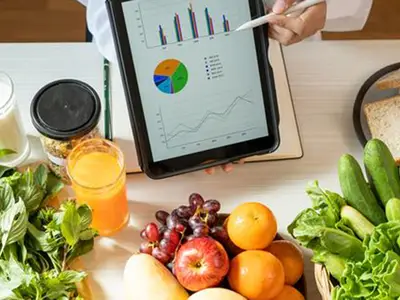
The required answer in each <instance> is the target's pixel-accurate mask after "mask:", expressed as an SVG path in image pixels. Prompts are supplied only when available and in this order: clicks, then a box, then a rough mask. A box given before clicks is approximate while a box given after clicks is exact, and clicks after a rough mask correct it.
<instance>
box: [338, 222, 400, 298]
mask: <svg viewBox="0 0 400 300" xmlns="http://www.w3.org/2000/svg"><path fill="white" fill-rule="evenodd" d="M399 238H400V222H399V221H392V222H387V223H383V224H381V225H379V226H377V227H376V228H375V229H374V230H373V232H372V234H371V235H370V236H367V238H366V239H365V240H364V248H365V259H364V260H363V261H362V262H347V263H346V268H345V271H344V273H343V276H342V277H341V280H340V286H338V287H336V288H335V290H334V292H333V295H332V299H333V300H339V299H373V300H378V299H388V300H389V299H398V298H399V297H400V255H399V253H400V248H399V245H398V241H399Z"/></svg>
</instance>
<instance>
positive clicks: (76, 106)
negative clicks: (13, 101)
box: [31, 79, 101, 140]
mask: <svg viewBox="0 0 400 300" xmlns="http://www.w3.org/2000/svg"><path fill="white" fill-rule="evenodd" d="M100 112H101V102H100V98H99V96H98V94H97V93H96V91H95V90H94V89H93V88H92V87H90V86H89V85H88V84H86V83H84V82H81V81H79V80H72V79H63V80H58V81H54V82H51V83H49V84H47V85H46V86H44V87H43V88H42V89H40V90H39V92H37V94H36V95H35V97H34V98H33V100H32V103H31V118H32V123H33V125H34V126H35V128H36V130H37V131H39V132H40V133H41V134H42V135H44V136H46V137H48V138H51V139H55V140H68V139H72V138H79V137H81V136H84V135H86V134H88V133H89V132H90V131H92V130H93V129H94V128H95V127H96V126H97V124H98V122H99V119H100Z"/></svg>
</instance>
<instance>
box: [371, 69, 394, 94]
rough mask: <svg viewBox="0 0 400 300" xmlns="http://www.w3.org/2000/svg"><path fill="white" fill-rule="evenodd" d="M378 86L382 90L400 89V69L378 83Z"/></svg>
mask: <svg viewBox="0 0 400 300" xmlns="http://www.w3.org/2000/svg"><path fill="white" fill-rule="evenodd" d="M376 86H377V87H378V89H380V90H388V89H398V88H400V69H399V70H397V71H394V72H392V73H389V74H388V75H387V76H385V77H382V78H381V79H379V80H378V81H377V82H376Z"/></svg>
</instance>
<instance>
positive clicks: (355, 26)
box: [78, 0, 373, 62]
mask: <svg viewBox="0 0 400 300" xmlns="http://www.w3.org/2000/svg"><path fill="white" fill-rule="evenodd" d="M78 1H79V2H80V3H82V4H83V5H85V6H86V7H87V10H86V15H87V26H88V29H89V31H90V32H91V33H92V35H93V41H94V42H95V43H96V45H97V47H98V49H99V51H100V53H101V54H102V55H103V56H104V57H106V58H107V59H108V60H109V61H111V62H116V54H115V49H114V44H113V39H112V34H111V28H110V23H109V21H108V15H107V10H106V7H105V4H104V3H105V2H104V1H103V0H78ZM265 1H266V2H271V1H272V2H273V1H274V0H265ZM372 2H373V0H351V1H349V0H327V3H328V15H327V21H326V25H325V28H324V29H323V30H324V31H356V30H361V29H362V28H363V27H364V25H365V23H366V21H367V19H368V15H369V13H370V10H371V7H372Z"/></svg>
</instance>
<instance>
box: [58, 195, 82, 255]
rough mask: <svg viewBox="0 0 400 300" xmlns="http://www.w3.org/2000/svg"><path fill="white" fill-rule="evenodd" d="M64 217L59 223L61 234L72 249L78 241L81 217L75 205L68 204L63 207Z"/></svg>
mask: <svg viewBox="0 0 400 300" xmlns="http://www.w3.org/2000/svg"><path fill="white" fill-rule="evenodd" d="M63 209H64V217H63V221H62V223H61V233H62V235H63V236H64V237H65V240H66V241H67V243H68V244H69V245H70V246H71V247H73V246H74V245H75V244H76V243H77V242H78V241H79V235H80V232H81V217H80V216H79V213H78V210H77V209H76V207H75V204H74V203H72V202H69V203H67V204H65V205H64V206H63Z"/></svg>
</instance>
